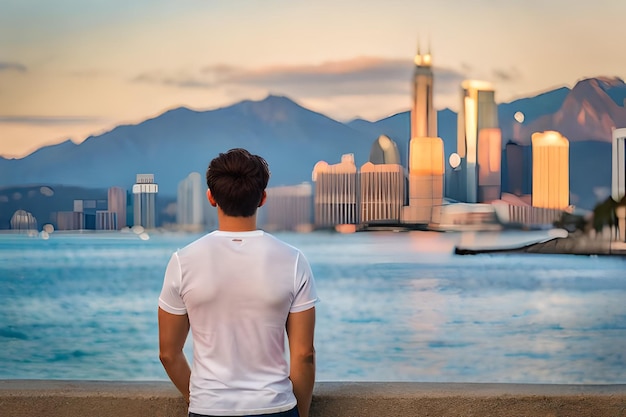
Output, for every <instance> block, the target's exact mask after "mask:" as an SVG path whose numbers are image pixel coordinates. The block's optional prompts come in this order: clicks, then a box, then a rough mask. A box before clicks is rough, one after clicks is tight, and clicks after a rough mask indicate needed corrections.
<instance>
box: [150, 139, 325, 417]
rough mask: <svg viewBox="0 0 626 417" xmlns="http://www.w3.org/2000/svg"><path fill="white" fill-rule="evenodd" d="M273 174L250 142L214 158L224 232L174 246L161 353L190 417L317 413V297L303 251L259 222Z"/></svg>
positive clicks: (162, 304) (163, 299)
mask: <svg viewBox="0 0 626 417" xmlns="http://www.w3.org/2000/svg"><path fill="white" fill-rule="evenodd" d="M269 175H270V173H269V168H268V166H267V162H265V160H264V159H263V158H261V157H260V156H257V155H252V154H250V153H249V152H248V151H246V150H244V149H231V150H230V151H228V152H226V153H221V154H220V155H219V156H218V157H217V158H215V159H213V160H212V161H211V163H210V164H209V168H208V170H207V173H206V179H207V185H208V187H209V190H208V191H207V197H208V199H209V202H210V203H211V205H212V206H214V207H217V214H218V230H216V231H213V232H211V233H209V234H207V235H205V236H203V237H201V238H200V239H198V240H196V241H195V242H193V243H191V244H189V245H188V246H186V247H184V248H183V249H180V250H178V251H177V252H175V253H174V254H173V255H172V257H171V259H170V261H169V264H168V266H167V269H166V272H165V279H164V283H163V289H162V291H161V295H160V297H159V315H158V316H159V350H160V352H159V356H160V359H161V362H162V364H163V367H164V368H165V370H166V372H167V374H168V376H169V377H170V379H171V380H172V382H173V383H174V385H175V386H176V388H178V390H179V391H180V392H181V393H182V394H183V396H184V397H185V400H187V402H188V404H189V416H190V417H194V416H259V415H262V416H281V417H297V416H299V417H308V416H309V407H310V404H311V397H312V395H313V385H314V382H315V350H314V347H313V334H314V328H315V304H316V303H317V301H318V298H317V294H316V290H315V282H314V279H313V275H312V273H311V268H310V266H309V264H308V262H307V260H306V259H305V257H304V256H303V255H302V253H301V252H300V251H299V250H297V249H296V248H294V247H292V246H289V245H287V244H286V243H283V242H281V241H280V240H278V239H277V238H275V237H273V236H271V235H269V234H267V233H265V232H263V231H261V230H258V229H257V227H256V213H257V209H258V207H261V206H262V205H263V203H264V202H265V198H266V193H265V188H266V187H267V183H268V180H269ZM190 328H191V334H192V337H193V362H192V363H193V365H192V368H191V369H190V368H189V365H188V363H187V359H186V358H185V355H184V353H183V346H184V344H185V340H186V338H187V334H188V332H189V330H190ZM285 330H286V333H287V338H288V343H289V357H290V364H289V363H288V362H287V360H286V357H285V353H286V352H285V339H284V338H285Z"/></svg>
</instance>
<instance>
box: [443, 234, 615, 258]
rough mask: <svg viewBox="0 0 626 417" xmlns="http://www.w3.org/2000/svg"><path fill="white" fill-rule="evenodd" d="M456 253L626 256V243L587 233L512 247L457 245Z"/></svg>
mask: <svg viewBox="0 0 626 417" xmlns="http://www.w3.org/2000/svg"><path fill="white" fill-rule="evenodd" d="M454 253H455V254H456V255H480V254H489V253H494V254H495V253H536V254H548V255H583V256H626V243H625V242H619V241H612V240H606V239H601V238H598V239H593V238H590V237H588V236H586V235H568V236H566V237H552V238H549V239H547V240H544V241H538V242H531V243H525V244H519V245H516V246H512V247H477V246H474V247H472V246H471V245H467V246H463V245H456V246H455V248H454Z"/></svg>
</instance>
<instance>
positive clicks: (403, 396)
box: [0, 380, 626, 417]
mask: <svg viewBox="0 0 626 417" xmlns="http://www.w3.org/2000/svg"><path fill="white" fill-rule="evenodd" d="M0 416H2V417H26V416H28V417H32V416H46V417H56V416H58V417H74V416H81V417H87V416H97V417H126V416H128V417H131V416H132V417H144V416H153V417H169V416H180V417H183V416H186V407H185V403H184V401H183V400H182V397H181V396H180V395H179V394H178V392H177V391H176V389H175V388H174V387H173V386H172V385H171V384H170V383H168V382H100V381H39V380H0ZM374 416H376V417H386V416H389V417H403V416H411V417H414V416H415V417H417V416H429V417H439V416H454V417H490V416H494V417H495V416H498V417H522V416H523V417H586V416H588V417H620V416H625V417H626V385H517V384H434V383H350V382H319V383H317V384H316V387H315V393H314V398H313V405H312V409H311V417H374Z"/></svg>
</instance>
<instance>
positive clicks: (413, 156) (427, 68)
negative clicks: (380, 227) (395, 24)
mask: <svg viewBox="0 0 626 417" xmlns="http://www.w3.org/2000/svg"><path fill="white" fill-rule="evenodd" d="M431 64H432V61H431V55H430V48H429V51H428V52H427V53H426V54H422V53H421V51H420V48H419V45H418V48H417V55H415V69H414V72H413V106H412V107H411V138H410V140H409V176H408V180H409V181H408V182H409V187H408V188H409V189H408V203H409V205H408V206H404V207H403V209H402V215H401V222H403V223H409V224H431V223H438V222H439V217H440V215H439V213H440V208H441V205H442V203H443V177H444V172H445V169H444V162H443V158H444V152H443V141H442V140H441V139H440V138H438V137H437V113H436V112H435V108H434V106H433V71H432V68H431Z"/></svg>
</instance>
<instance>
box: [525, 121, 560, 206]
mask: <svg viewBox="0 0 626 417" xmlns="http://www.w3.org/2000/svg"><path fill="white" fill-rule="evenodd" d="M531 141H532V150H533V195H532V205H533V207H541V208H547V209H559V210H563V209H566V208H567V206H569V141H568V140H567V138H565V137H564V136H563V135H561V134H560V133H559V132H555V131H547V132H537V133H533V134H532V137H531Z"/></svg>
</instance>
